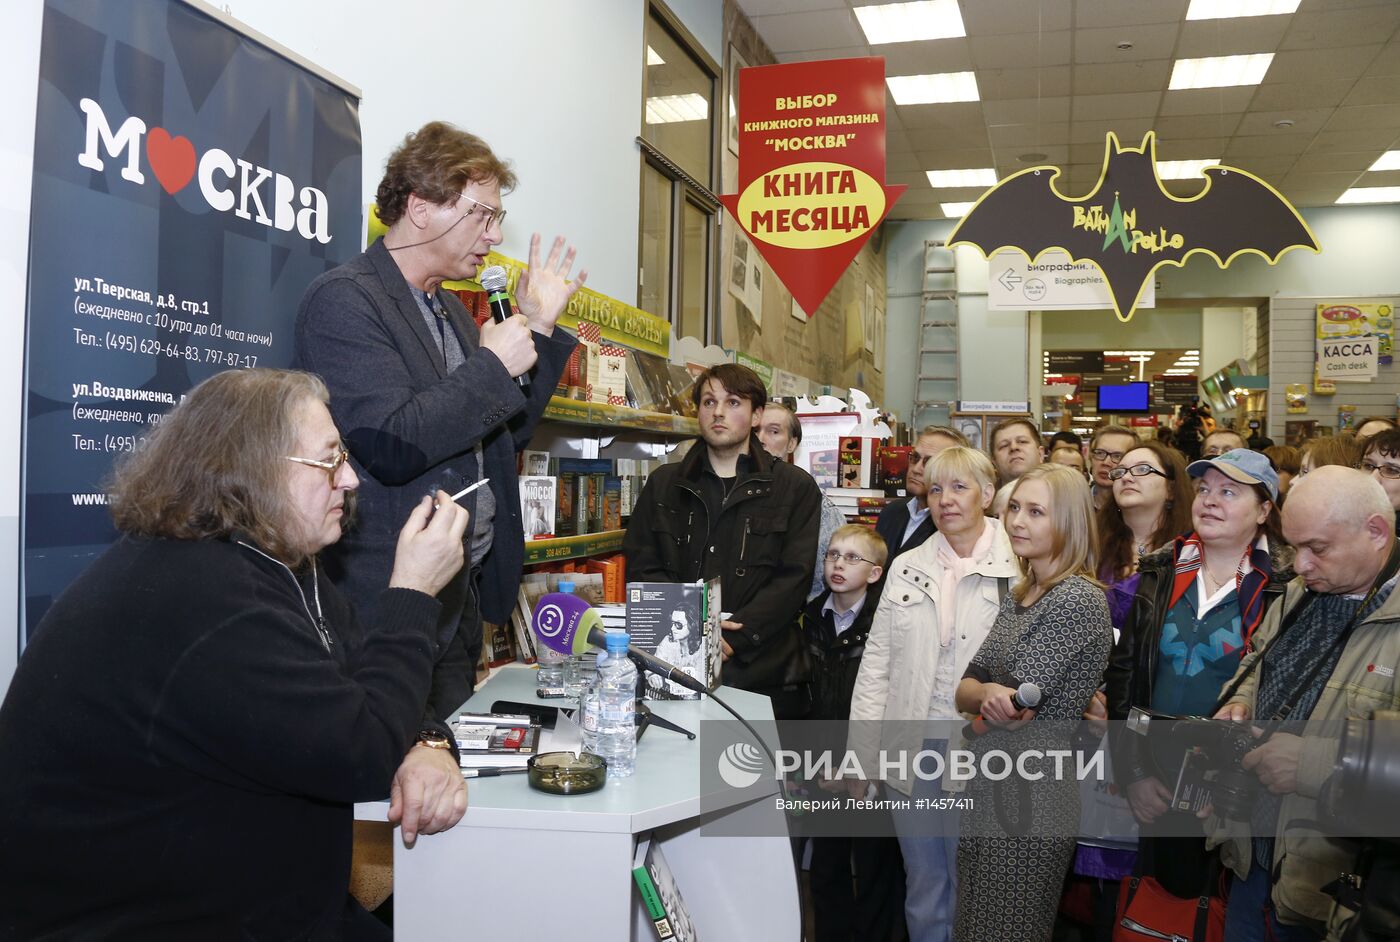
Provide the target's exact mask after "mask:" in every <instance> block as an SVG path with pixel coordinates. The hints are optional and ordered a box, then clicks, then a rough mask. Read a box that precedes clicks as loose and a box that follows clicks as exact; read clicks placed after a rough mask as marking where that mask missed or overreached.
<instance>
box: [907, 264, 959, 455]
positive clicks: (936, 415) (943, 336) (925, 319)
mask: <svg viewBox="0 0 1400 942" xmlns="http://www.w3.org/2000/svg"><path fill="white" fill-rule="evenodd" d="M914 376H915V386H914V415H913V421H912V422H911V426H912V428H913V429H914V430H915V434H917V431H918V429H920V428H923V427H924V426H925V425H948V424H950V418H951V412H952V409H953V406H954V405H956V403H957V400H958V395H959V392H960V390H961V388H962V387H961V382H960V379H959V374H958V273H957V266H956V264H955V259H954V256H953V250H952V249H950V248H948V246H947V244H946V243H945V242H944V241H943V240H942V239H927V240H925V241H924V270H923V281H922V299H921V301H920V303H919V359H918V362H917V365H916V366H915V368H914Z"/></svg>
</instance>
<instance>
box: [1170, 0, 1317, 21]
mask: <svg viewBox="0 0 1400 942" xmlns="http://www.w3.org/2000/svg"><path fill="white" fill-rule="evenodd" d="M1299 2H1301V0H1191V6H1189V7H1187V9H1186V18H1187V19H1188V20H1225V19H1231V18H1233V17H1237V16H1278V15H1280V14H1284V13H1292V12H1294V11H1295V10H1297V9H1298V4H1299Z"/></svg>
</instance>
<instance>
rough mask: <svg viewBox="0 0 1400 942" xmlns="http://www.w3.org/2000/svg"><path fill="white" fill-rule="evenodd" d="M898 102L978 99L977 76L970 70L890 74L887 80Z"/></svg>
mask: <svg viewBox="0 0 1400 942" xmlns="http://www.w3.org/2000/svg"><path fill="white" fill-rule="evenodd" d="M885 82H886V83H887V84H888V85H889V87H890V95H891V96H893V98H894V103H895V104H896V105H936V104H943V103H945V102H950V101H979V100H980V97H979V95H978V93H977V76H975V75H974V74H973V73H971V72H939V73H936V74H934V75H891V76H890V77H889V78H887V79H885Z"/></svg>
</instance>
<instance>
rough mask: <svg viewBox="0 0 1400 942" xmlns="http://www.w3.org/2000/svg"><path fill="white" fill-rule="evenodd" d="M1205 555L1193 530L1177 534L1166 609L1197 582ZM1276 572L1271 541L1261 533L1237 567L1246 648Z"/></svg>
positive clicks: (1262, 614)
mask: <svg viewBox="0 0 1400 942" xmlns="http://www.w3.org/2000/svg"><path fill="white" fill-rule="evenodd" d="M1202 554H1203V547H1202V545H1201V538H1200V537H1199V536H1198V535H1197V534H1196V531H1194V530H1192V531H1191V533H1189V534H1188V535H1186V536H1179V537H1177V538H1176V540H1175V541H1174V545H1173V549H1172V556H1173V558H1174V559H1175V560H1176V574H1175V576H1174V577H1173V580H1172V596H1171V601H1170V602H1169V603H1168V604H1167V608H1169V609H1170V608H1171V607H1172V606H1173V605H1175V604H1176V603H1177V602H1180V601H1181V597H1182V596H1183V595H1185V594H1186V590H1187V589H1189V588H1191V584H1192V583H1194V582H1195V581H1196V573H1197V572H1198V571H1200V568H1201V560H1202V558H1203V555H1202ZM1273 572H1274V563H1273V559H1272V558H1271V557H1270V556H1269V540H1268V538H1267V537H1265V536H1264V534H1262V533H1261V534H1259V539H1257V540H1255V541H1254V545H1253V546H1252V547H1250V548H1249V549H1248V550H1247V551H1246V552H1245V553H1244V554H1242V555H1241V556H1240V564H1239V566H1238V568H1236V570H1235V593H1236V597H1237V599H1238V601H1239V604H1240V620H1241V623H1242V628H1243V631H1242V633H1243V635H1244V642H1245V646H1246V647H1248V645H1249V639H1250V637H1251V636H1252V635H1253V634H1254V629H1255V628H1257V627H1259V622H1260V621H1262V620H1263V618H1264V587H1265V586H1267V585H1268V584H1269V577H1270V576H1272V575H1273Z"/></svg>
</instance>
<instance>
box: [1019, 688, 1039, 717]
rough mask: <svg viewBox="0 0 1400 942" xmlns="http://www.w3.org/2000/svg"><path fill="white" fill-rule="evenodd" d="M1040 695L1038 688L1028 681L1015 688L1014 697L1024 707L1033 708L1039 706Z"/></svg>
mask: <svg viewBox="0 0 1400 942" xmlns="http://www.w3.org/2000/svg"><path fill="white" fill-rule="evenodd" d="M1040 696H1041V693H1040V688H1039V687H1037V686H1036V685H1035V684H1033V683H1030V682H1029V681H1027V682H1026V683H1023V684H1022V685H1021V686H1019V687H1017V688H1016V699H1017V700H1019V701H1021V706H1022V707H1023V708H1024V709H1027V710H1034V709H1035V708H1036V707H1038V706H1040Z"/></svg>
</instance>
